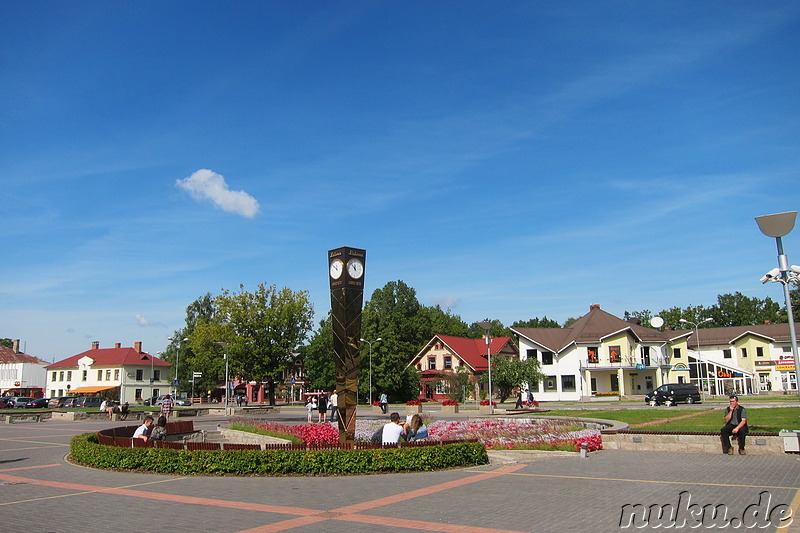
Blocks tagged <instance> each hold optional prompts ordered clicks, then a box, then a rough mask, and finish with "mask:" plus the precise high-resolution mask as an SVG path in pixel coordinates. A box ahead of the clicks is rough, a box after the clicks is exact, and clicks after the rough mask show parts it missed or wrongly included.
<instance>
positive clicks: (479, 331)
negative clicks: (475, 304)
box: [469, 318, 511, 339]
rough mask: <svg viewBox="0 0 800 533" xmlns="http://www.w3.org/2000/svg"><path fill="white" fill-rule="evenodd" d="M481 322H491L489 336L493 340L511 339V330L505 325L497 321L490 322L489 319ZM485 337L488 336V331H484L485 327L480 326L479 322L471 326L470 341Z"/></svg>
mask: <svg viewBox="0 0 800 533" xmlns="http://www.w3.org/2000/svg"><path fill="white" fill-rule="evenodd" d="M481 322H491V323H492V325H491V326H490V327H489V335H491V336H492V338H497V337H510V336H511V330H509V329H508V328H507V327H505V326H504V325H503V323H502V322H501V321H499V320H497V319H495V320H489V319H488V318H487V319H485V320H482V321H481ZM484 335H486V330H485V329H483V326H481V325H479V324H478V322H473V323H472V324H470V325H469V338H470V339H480V338H482V337H483V336H484Z"/></svg>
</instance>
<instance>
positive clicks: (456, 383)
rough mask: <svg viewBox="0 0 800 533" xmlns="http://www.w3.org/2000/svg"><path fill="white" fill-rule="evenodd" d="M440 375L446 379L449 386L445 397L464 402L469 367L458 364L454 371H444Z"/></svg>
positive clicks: (468, 378)
mask: <svg viewBox="0 0 800 533" xmlns="http://www.w3.org/2000/svg"><path fill="white" fill-rule="evenodd" d="M441 377H442V378H444V379H445V380H447V383H448V385H449V387H450V390H449V391H448V393H447V397H448V398H450V399H451V400H453V401H456V402H458V403H464V401H465V400H466V398H467V396H468V395H469V394H468V392H467V389H468V387H469V385H470V373H469V369H467V367H466V366H464V365H459V366H458V367H456V369H455V372H444V373H442V374H441Z"/></svg>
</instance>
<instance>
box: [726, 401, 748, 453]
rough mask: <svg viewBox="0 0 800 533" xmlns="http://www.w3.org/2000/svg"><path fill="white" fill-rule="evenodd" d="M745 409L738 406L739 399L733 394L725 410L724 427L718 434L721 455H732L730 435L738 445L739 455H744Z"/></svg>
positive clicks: (746, 431) (745, 435) (745, 433)
mask: <svg viewBox="0 0 800 533" xmlns="http://www.w3.org/2000/svg"><path fill="white" fill-rule="evenodd" d="M747 433H748V429H747V409H745V408H744V407H742V406H741V405H739V397H738V396H736V395H735V394H734V395H732V396H731V397H730V405H729V406H728V407H727V409H725V425H724V426H722V429H721V430H720V433H719V439H720V441H722V453H725V454H728V455H733V446H731V435H733V436H735V437H736V441H737V442H738V444H739V455H745V454H746V453H747V452H745V451H744V439H745V438H746V437H747Z"/></svg>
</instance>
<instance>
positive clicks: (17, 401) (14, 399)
mask: <svg viewBox="0 0 800 533" xmlns="http://www.w3.org/2000/svg"><path fill="white" fill-rule="evenodd" d="M34 399H35V398H31V397H30V396H11V397H9V398H8V400H7V401H8V402H9V403H8V404H7V406H8V407H9V408H11V409H22V408H23V407H25V404H26V403H28V402H31V401H33V400H34Z"/></svg>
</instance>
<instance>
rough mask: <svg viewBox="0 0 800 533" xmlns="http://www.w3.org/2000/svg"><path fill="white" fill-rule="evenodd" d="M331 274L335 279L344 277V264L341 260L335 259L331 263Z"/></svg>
mask: <svg viewBox="0 0 800 533" xmlns="http://www.w3.org/2000/svg"><path fill="white" fill-rule="evenodd" d="M330 273H331V277H332V278H333V279H339V278H341V277H342V274H344V263H343V262H342V260H341V259H334V260H333V261H331V268H330Z"/></svg>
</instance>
